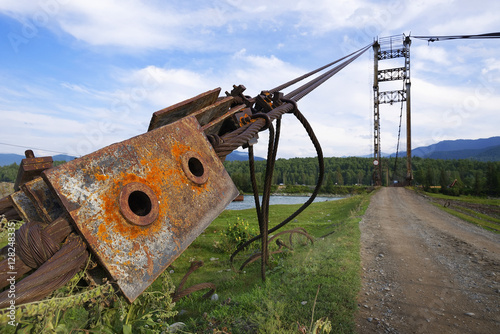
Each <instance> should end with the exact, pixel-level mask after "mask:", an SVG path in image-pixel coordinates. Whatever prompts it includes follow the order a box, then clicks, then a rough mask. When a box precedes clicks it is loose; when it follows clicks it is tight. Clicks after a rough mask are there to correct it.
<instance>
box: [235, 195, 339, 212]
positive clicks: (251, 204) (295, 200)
mask: <svg viewBox="0 0 500 334" xmlns="http://www.w3.org/2000/svg"><path fill="white" fill-rule="evenodd" d="M244 197H245V199H244V200H243V201H241V202H232V203H230V204H229V205H228V206H227V207H226V210H244V209H251V208H255V201H254V199H253V195H245V196H244ZM342 198H344V197H322V196H317V197H316V198H315V199H314V202H326V201H336V200H339V199H342ZM308 199H309V196H271V198H270V200H269V204H270V205H275V204H303V203H305V202H306V201H307V200H308ZM260 201H261V203H262V196H260Z"/></svg>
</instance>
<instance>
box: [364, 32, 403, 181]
mask: <svg viewBox="0 0 500 334" xmlns="http://www.w3.org/2000/svg"><path fill="white" fill-rule="evenodd" d="M410 44H411V40H410V37H409V36H405V35H396V36H390V37H382V38H380V39H379V40H378V41H376V42H375V43H374V44H373V54H374V57H373V58H374V77H373V109H374V112H373V124H374V137H373V138H374V143H373V144H374V145H373V148H374V154H373V164H374V166H375V172H374V175H373V178H374V183H375V185H382V163H381V160H380V158H381V156H380V105H381V104H385V103H389V104H391V105H392V104H393V103H398V102H399V103H401V102H406V155H407V165H406V169H407V174H406V183H407V184H410V183H411V180H412V179H413V175H412V171H411V115H410V87H411V82H410ZM394 58H404V65H403V66H402V67H394V68H387V69H379V61H381V60H388V59H394ZM394 80H402V81H403V89H401V90H393V91H380V89H379V83H381V82H387V81H394Z"/></svg>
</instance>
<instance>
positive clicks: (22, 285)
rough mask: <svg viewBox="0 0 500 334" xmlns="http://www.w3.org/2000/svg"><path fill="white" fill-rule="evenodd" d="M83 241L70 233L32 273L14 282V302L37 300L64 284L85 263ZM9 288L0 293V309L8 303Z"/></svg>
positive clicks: (85, 252)
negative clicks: (54, 251) (55, 250)
mask: <svg viewBox="0 0 500 334" xmlns="http://www.w3.org/2000/svg"><path fill="white" fill-rule="evenodd" d="M86 249H87V245H86V244H85V242H84V241H83V240H82V239H81V238H80V237H78V236H76V235H75V234H71V235H70V236H69V237H68V238H67V240H66V243H65V244H64V245H63V246H62V247H61V249H60V250H59V251H58V252H57V253H56V254H55V255H54V256H52V257H51V258H50V259H48V260H47V261H46V262H45V263H44V264H43V265H42V266H40V267H39V268H38V269H37V270H36V271H35V272H34V273H32V274H31V275H29V276H28V277H26V278H24V279H23V280H21V281H20V282H18V283H16V285H15V288H16V294H15V302H16V305H21V304H24V303H27V302H30V301H35V300H39V299H41V298H43V297H45V296H47V295H49V294H50V293H52V292H53V291H54V290H56V289H58V288H60V287H62V286H64V285H65V284H66V283H67V282H68V281H69V280H70V279H71V278H72V277H73V276H74V275H75V274H76V273H77V272H78V271H80V270H81V269H82V268H83V266H84V265H85V263H86V261H87V259H88V257H89V253H88V252H87V250H86ZM10 302H11V298H9V290H5V291H3V292H2V293H0V309H2V308H5V307H7V306H9V305H10Z"/></svg>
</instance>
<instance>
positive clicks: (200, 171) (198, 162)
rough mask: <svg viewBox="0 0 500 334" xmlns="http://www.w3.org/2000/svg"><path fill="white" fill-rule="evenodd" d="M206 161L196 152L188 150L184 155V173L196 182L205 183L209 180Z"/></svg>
mask: <svg viewBox="0 0 500 334" xmlns="http://www.w3.org/2000/svg"><path fill="white" fill-rule="evenodd" d="M205 166H206V162H205V161H204V159H203V158H202V156H201V155H200V154H198V153H196V152H192V151H188V152H186V153H184V154H183V155H182V170H183V171H184V174H186V176H187V177H188V179H190V180H191V181H193V182H194V183H196V184H203V183H205V182H207V180H208V173H207V171H206V168H205Z"/></svg>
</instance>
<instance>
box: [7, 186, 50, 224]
mask: <svg viewBox="0 0 500 334" xmlns="http://www.w3.org/2000/svg"><path fill="white" fill-rule="evenodd" d="M10 200H11V201H12V203H13V204H14V208H15V209H16V211H17V213H19V216H21V218H22V220H24V222H29V221H37V222H43V219H42V218H41V217H40V216H39V214H38V212H37V210H36V209H35V206H34V205H33V202H32V201H31V199H30V198H29V197H28V196H26V194H25V193H24V192H22V191H16V192H15V193H13V194H10Z"/></svg>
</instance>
